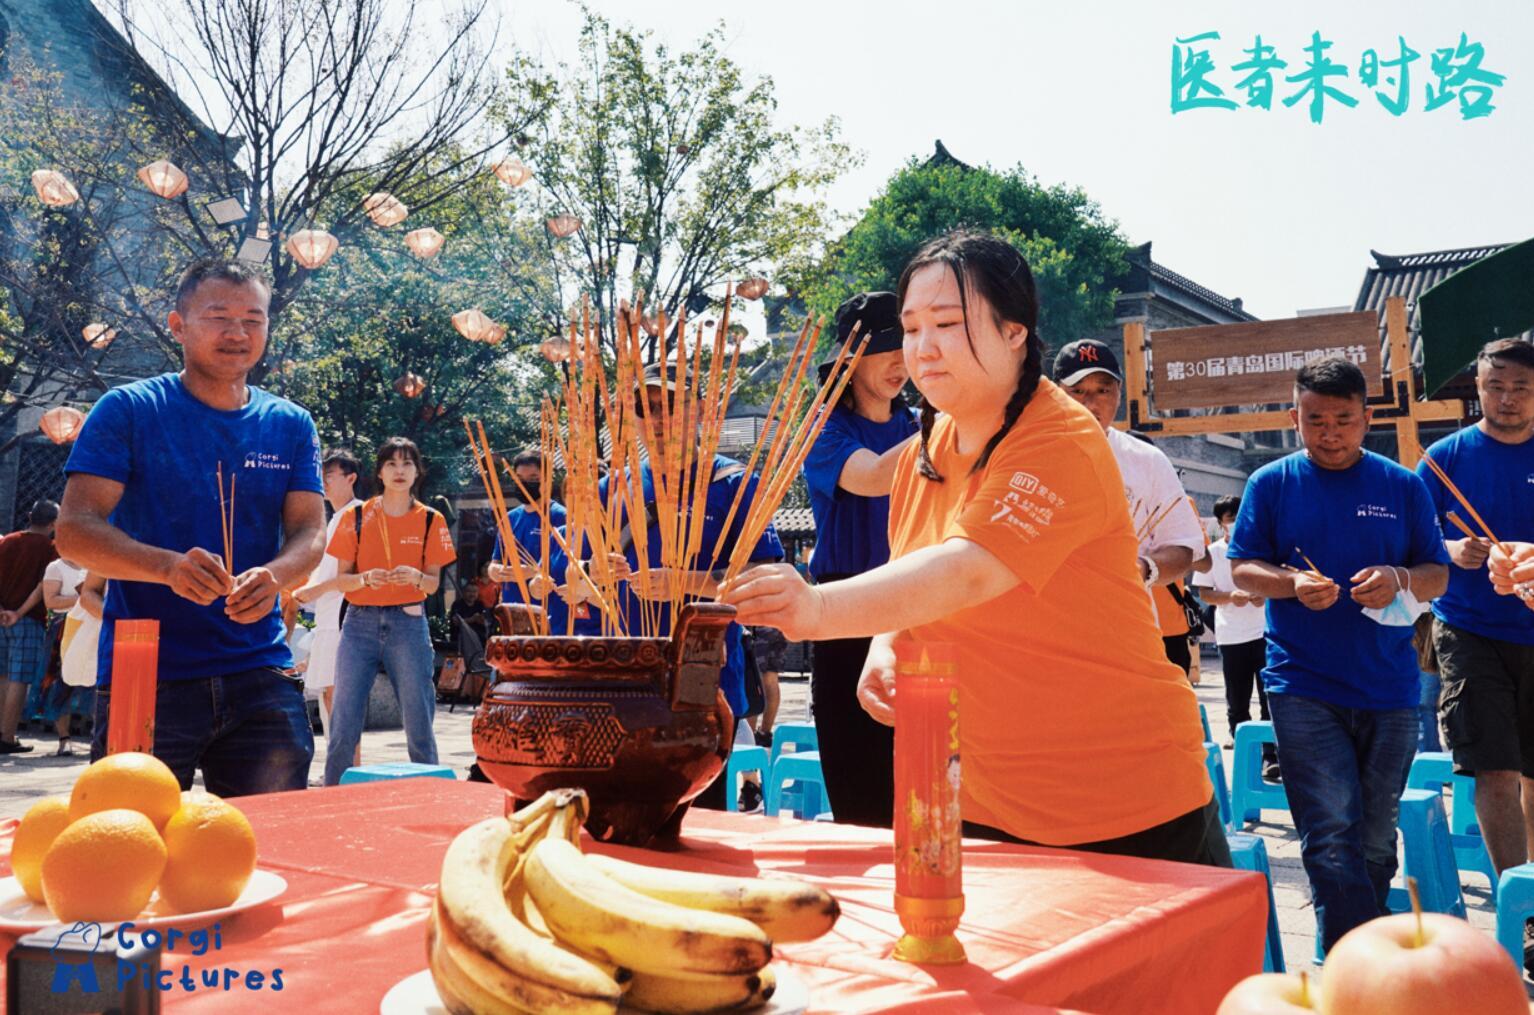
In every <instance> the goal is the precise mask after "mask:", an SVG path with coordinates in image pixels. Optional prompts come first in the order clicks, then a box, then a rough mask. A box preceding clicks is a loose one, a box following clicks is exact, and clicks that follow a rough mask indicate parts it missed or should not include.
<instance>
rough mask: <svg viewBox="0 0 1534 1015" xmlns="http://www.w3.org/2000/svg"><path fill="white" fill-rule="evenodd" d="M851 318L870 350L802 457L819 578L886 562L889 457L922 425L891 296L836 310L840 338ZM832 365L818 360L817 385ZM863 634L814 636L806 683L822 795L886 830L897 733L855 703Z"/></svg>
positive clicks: (858, 820)
mask: <svg viewBox="0 0 1534 1015" xmlns="http://www.w3.org/2000/svg"><path fill="white" fill-rule="evenodd" d="M854 325H857V326H858V334H859V335H860V336H867V338H868V347H867V348H866V350H865V351H864V353H863V358H862V360H860V361H859V363H858V367H857V370H856V371H854V372H853V375H852V380H851V382H850V383H849V384H848V385H847V387H846V389H845V391H844V392H843V394H842V399H841V401H840V402H839V403H838V404H837V405H836V406H835V407H834V408H833V409H832V410H831V414H830V416H829V417H828V418H827V420H826V424H825V428H824V429H823V430H822V431H821V433H820V437H819V438H818V439H817V440H816V442H815V446H814V448H812V449H811V450H810V454H809V457H808V458H807V459H806V460H805V463H804V478H805V482H806V484H807V485H808V487H809V492H810V510H811V512H812V513H813V514H814V516H815V538H816V545H815V557H814V559H813V560H812V561H811V562H810V575H811V577H813V578H814V579H815V581H817V582H820V583H825V582H833V581H838V580H840V579H843V578H851V577H852V576H853V575H858V574H862V573H863V572H865V571H869V570H872V569H873V568H876V567H878V566H880V565H881V564H884V563H886V562H887V561H888V560H889V492H890V484H891V483H892V482H893V480H894V476H895V463H896V462H897V461H898V460H899V458H900V453H901V451H903V450H904V449H905V446H906V444H907V443H909V442H910V441H911V439H912V438H913V437H914V436H915V434H916V432H917V431H918V430H919V429H920V427H919V425H918V423H917V421H916V416H915V413H913V412H912V411H911V410H910V409H909V408H908V407H907V406H906V405H905V404H904V403H903V402H902V401H901V398H900V392H901V389H902V388H904V387H905V383H906V381H907V379H908V378H909V374H908V373H907V372H906V367H905V357H904V354H903V353H902V351H901V344H902V339H903V332H902V329H901V325H900V309H899V302H898V301H897V299H896V297H895V294H894V293H887V292H872V293H859V294H857V295H856V296H854V297H852V298H851V299H849V300H848V301H847V302H845V303H843V304H842V305H841V306H840V307H839V308H838V309H837V311H836V337H837V342H838V345H840V344H841V343H843V342H845V341H846V340H847V337H848V336H849V335H850V334H851V333H852V329H853V327H854ZM831 367H832V363H830V362H827V363H823V364H821V366H820V377H821V380H822V382H824V381H825V379H826V377H827V376H829V374H830V372H831ZM868 642H869V639H867V638H845V639H838V640H836V641H822V642H816V643H815V649H814V664H813V668H814V677H813V681H812V683H811V684H810V696H811V701H812V703H813V705H814V709H815V729H816V733H817V736H818V738H819V741H820V762H821V767H822V769H823V771H824V773H825V780H826V794H827V796H829V797H830V802H831V810H832V813H833V814H834V815H835V816H836V820H837V821H839V822H845V823H850V824H859V825H877V826H879V827H883V828H888V827H889V826H890V822H891V816H892V813H893V807H894V793H895V790H894V778H893V770H894V769H893V766H894V760H893V759H894V734H893V731H892V730H891V729H890V727H888V726H884V725H881V724H880V723H878V722H875V721H874V720H873V719H871V718H870V717H869V715H868V713H867V712H865V711H863V708H862V706H861V705H859V704H858V700H857V684H858V677H859V676H860V675H861V674H862V672H863V661H864V659H865V658H866V657H867V655H868Z"/></svg>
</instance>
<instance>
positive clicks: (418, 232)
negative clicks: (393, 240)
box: [405, 226, 447, 261]
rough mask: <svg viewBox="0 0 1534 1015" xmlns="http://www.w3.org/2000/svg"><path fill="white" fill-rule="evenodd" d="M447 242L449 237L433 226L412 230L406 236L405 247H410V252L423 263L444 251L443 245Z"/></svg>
mask: <svg viewBox="0 0 1534 1015" xmlns="http://www.w3.org/2000/svg"><path fill="white" fill-rule="evenodd" d="M446 241H447V237H445V236H443V235H442V234H441V233H439V232H437V231H436V230H435V229H433V228H432V227H431V226H427V227H426V228H424V229H412V230H410V232H408V233H406V234H405V246H407V247H409V248H410V252H411V253H412V254H414V255H415V256H416V257H419V258H420V259H421V260H423V261H424V260H426V259H427V258H428V257H436V256H437V251H439V250H441V249H442V244H443V243H445V242H446Z"/></svg>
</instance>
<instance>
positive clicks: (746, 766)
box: [724, 744, 772, 811]
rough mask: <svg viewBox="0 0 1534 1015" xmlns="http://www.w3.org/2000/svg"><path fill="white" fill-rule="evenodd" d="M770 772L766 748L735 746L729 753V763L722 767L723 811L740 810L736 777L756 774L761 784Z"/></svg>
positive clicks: (738, 785)
mask: <svg viewBox="0 0 1534 1015" xmlns="http://www.w3.org/2000/svg"><path fill="white" fill-rule="evenodd" d="M771 771H772V766H771V765H770V764H769V763H768V761H767V748H765V747H751V746H749V745H740V744H737V745H736V746H735V749H734V750H733V751H731V752H730V760H729V763H728V764H726V765H725V767H724V780H725V782H724V809H725V810H727V811H738V810H740V782H739V780H738V778H737V777H738V776H741V775H744V774H745V773H746V772H756V773H758V774H760V775H761V777H762V782H764V783H765V782H766V781H767V773H768V772H771Z"/></svg>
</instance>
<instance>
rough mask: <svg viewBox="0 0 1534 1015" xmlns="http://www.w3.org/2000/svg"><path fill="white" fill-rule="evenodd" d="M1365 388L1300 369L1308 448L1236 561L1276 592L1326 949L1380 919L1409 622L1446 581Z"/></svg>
mask: <svg viewBox="0 0 1534 1015" xmlns="http://www.w3.org/2000/svg"><path fill="white" fill-rule="evenodd" d="M1367 391H1368V389H1367V385H1366V384H1365V381H1364V375H1363V372H1362V371H1361V370H1359V369H1358V367H1357V366H1355V365H1354V364H1353V363H1351V362H1349V361H1348V360H1346V359H1344V358H1342V357H1340V356H1334V357H1328V358H1325V359H1320V360H1316V361H1313V362H1311V363H1307V364H1306V365H1305V366H1304V367H1302V368H1301V369H1300V371H1299V373H1298V374H1297V375H1296V377H1295V407H1294V408H1293V409H1291V410H1290V417H1291V418H1292V419H1293V421H1294V424H1295V428H1296V429H1297V430H1298V432H1299V438H1300V443H1301V445H1302V446H1303V447H1304V450H1303V451H1299V452H1296V453H1295V454H1292V455H1289V456H1288V457H1286V458H1282V459H1280V460H1278V461H1276V462H1272V463H1270V464H1268V465H1265V466H1263V467H1262V468H1261V469H1258V470H1257V471H1256V472H1255V473H1253V474H1252V477H1251V479H1250V480H1248V481H1247V484H1246V492H1245V493H1244V494H1243V495H1242V498H1241V509H1240V512H1239V513H1238V514H1237V516H1236V527H1235V531H1234V532H1233V533H1232V534H1231V540H1230V547H1229V549H1228V550H1227V555H1228V557H1229V559H1230V561H1231V565H1232V571H1233V578H1234V580H1235V583H1236V586H1237V587H1238V588H1240V589H1242V590H1244V591H1246V592H1249V593H1251V594H1253V595H1257V596H1262V597H1263V598H1265V599H1266V600H1267V638H1268V661H1267V666H1266V667H1265V668H1264V669H1263V671H1262V681H1263V684H1264V685H1265V686H1266V687H1267V689H1268V709H1269V711H1270V713H1271V714H1272V716H1273V730H1274V733H1275V734H1276V735H1277V739H1278V760H1279V764H1280V765H1281V766H1282V768H1283V772H1284V785H1285V788H1286V790H1287V792H1288V797H1289V808H1290V810H1291V811H1292V812H1293V814H1294V823H1295V826H1296V827H1297V828H1298V829H1299V833H1300V850H1301V858H1302V859H1303V861H1304V864H1305V873H1306V874H1307V875H1308V876H1309V878H1310V892H1311V897H1312V899H1313V900H1314V902H1315V907H1316V922H1317V924H1318V925H1319V928H1320V933H1321V942H1322V945H1323V946H1324V947H1325V948H1328V949H1330V948H1331V946H1332V945H1333V944H1335V943H1336V941H1337V939H1338V938H1340V937H1342V935H1344V934H1346V933H1347V932H1348V931H1349V930H1351V929H1353V928H1354V927H1356V926H1358V925H1359V924H1362V923H1367V922H1368V921H1370V920H1372V919H1374V918H1375V917H1377V916H1380V915H1382V914H1384V912H1385V899H1386V896H1387V895H1388V894H1389V891H1390V879H1391V878H1392V877H1394V875H1395V872H1396V812H1397V810H1398V808H1399V806H1400V800H1401V791H1402V790H1403V789H1404V788H1405V787H1406V774H1407V771H1408V769H1410V767H1411V759H1412V755H1413V754H1414V753H1415V750H1416V745H1417V728H1418V721H1417V700H1418V694H1419V684H1418V671H1417V656H1416V652H1415V651H1414V650H1413V648H1412V621H1413V620H1414V619H1415V614H1416V613H1417V612H1420V607H1418V606H1417V604H1419V603H1420V604H1426V603H1427V602H1428V601H1429V600H1431V599H1433V598H1434V597H1435V596H1437V595H1439V594H1440V593H1441V592H1442V591H1443V589H1444V587H1445V585H1446V584H1447V582H1448V567H1447V565H1448V560H1449V558H1448V554H1447V553H1446V552H1445V551H1444V546H1443V536H1442V533H1441V532H1440V531H1439V529H1438V520H1437V517H1436V513H1435V512H1434V510H1433V500H1432V497H1431V496H1430V495H1429V494H1428V491H1427V487H1426V486H1424V485H1423V483H1422V480H1420V479H1418V478H1417V476H1416V475H1415V474H1414V473H1412V472H1411V471H1410V470H1409V469H1404V468H1402V467H1401V466H1399V465H1397V464H1395V463H1394V462H1392V461H1390V460H1389V459H1386V458H1382V457H1381V456H1379V455H1376V454H1374V453H1373V452H1369V451H1365V450H1364V449H1363V443H1364V436H1365V435H1366V434H1367V433H1368V432H1369V409H1368V406H1367V404H1366V399H1367Z"/></svg>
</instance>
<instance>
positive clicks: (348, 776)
mask: <svg viewBox="0 0 1534 1015" xmlns="http://www.w3.org/2000/svg"><path fill="white" fill-rule="evenodd" d="M420 778H426V779H456V778H458V777H457V776H456V775H454V774H453V770H452V769H451V768H449V767H448V766H446V765H417V764H416V763H415V762H413V761H390V762H386V763H384V764H381V765H357V766H355V767H353V768H348V769H347V770H346V771H344V772H342V773H341V785H343V786H350V785H351V784H352V783H354V782H384V781H386V780H389V779H420Z"/></svg>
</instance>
